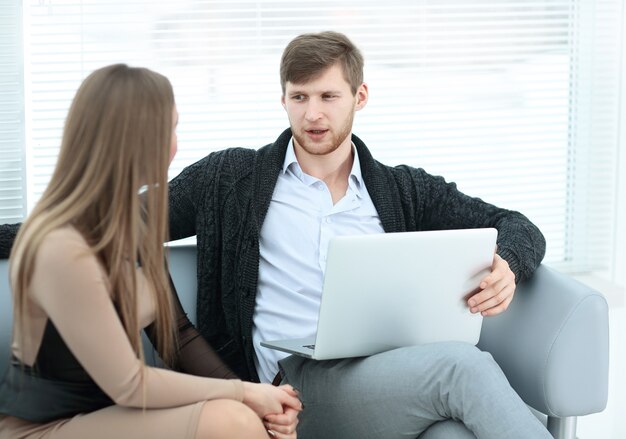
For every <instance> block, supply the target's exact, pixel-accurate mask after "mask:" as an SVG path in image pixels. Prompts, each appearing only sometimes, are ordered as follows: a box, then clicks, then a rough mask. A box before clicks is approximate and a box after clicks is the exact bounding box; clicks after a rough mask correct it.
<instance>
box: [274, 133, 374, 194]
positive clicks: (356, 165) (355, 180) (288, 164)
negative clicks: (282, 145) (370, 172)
mask: <svg viewBox="0 0 626 439" xmlns="http://www.w3.org/2000/svg"><path fill="white" fill-rule="evenodd" d="M352 152H353V153H354V161H353V162H352V169H351V170H350V179H349V181H348V186H350V188H352V190H353V191H354V192H355V193H356V194H357V196H358V197H359V198H363V190H364V188H365V183H364V182H363V174H362V173H361V163H360V161H359V153H358V151H357V150H356V146H354V143H352ZM288 170H291V172H293V173H294V175H295V176H296V177H298V178H299V179H300V180H302V181H304V182H305V183H306V182H307V181H306V180H308V179H307V178H306V177H309V176H308V175H307V174H305V173H304V172H303V171H302V168H301V167H300V164H299V163H298V159H297V158H296V152H295V150H294V145H293V137H292V138H291V140H290V141H289V146H287V152H286V153H285V161H284V162H283V169H282V171H283V174H284V173H287V171H288ZM305 176H306V177H305ZM316 180H317V179H316Z"/></svg>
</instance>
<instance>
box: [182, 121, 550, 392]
mask: <svg viewBox="0 0 626 439" xmlns="http://www.w3.org/2000/svg"><path fill="white" fill-rule="evenodd" d="M290 139H291V131H290V130H286V131H284V132H283V133H282V134H281V135H280V137H279V138H278V139H277V140H276V142H274V143H273V144H270V145H267V146H264V147H263V148H261V149H259V150H253V149H243V148H233V149H227V150H224V151H219V152H215V153H212V154H210V155H209V156H207V157H205V158H204V159H202V160H200V161H198V162H196V163H194V164H193V165H191V166H189V167H187V168H185V169H184V170H183V171H182V173H181V174H180V175H179V176H177V177H176V178H175V179H174V180H172V182H171V183H170V233H171V238H172V239H179V238H183V237H187V236H193V235H197V240H198V267H197V269H198V297H197V305H198V307H197V312H198V315H197V320H198V327H199V330H200V332H201V333H202V335H203V336H204V337H205V338H206V339H207V340H208V341H209V342H210V343H211V344H212V345H213V346H214V347H215V349H217V351H218V352H219V354H220V355H221V356H222V358H223V359H224V360H225V361H226V362H227V364H228V365H229V366H230V367H231V368H232V369H233V371H234V372H236V373H237V374H238V375H239V376H240V377H242V378H244V379H250V380H258V376H257V373H256V370H255V367H254V348H253V346H252V315H253V312H254V305H255V296H256V291H257V281H258V277H259V231H260V230H261V226H262V224H263V221H264V219H265V215H266V213H267V209H268V206H269V203H270V200H271V197H272V193H273V191H274V186H275V184H276V181H277V178H278V175H279V172H280V170H281V168H282V165H283V161H284V157H285V151H286V148H287V145H288V144H289V140H290ZM352 140H353V142H354V144H355V145H356V147H357V150H358V154H359V160H360V164H361V170H362V174H363V179H364V180H365V184H366V186H367V190H368V191H369V193H370V196H371V197H372V201H373V202H374V205H375V206H376V209H377V211H378V214H379V216H380V220H381V222H382V225H383V228H384V229H385V231H386V232H404V231H416V230H436V229H460V228H479V227H495V228H496V229H498V253H499V254H500V255H501V256H502V257H503V258H504V259H505V260H506V261H507V262H508V263H509V266H510V267H511V270H513V272H514V273H515V276H516V279H517V281H518V282H519V281H521V280H523V279H526V278H528V277H529V276H531V274H532V273H533V271H534V269H535V268H536V267H537V266H538V265H539V263H540V262H541V260H542V259H543V256H544V253H545V240H544V238H543V235H542V234H541V232H540V231H539V230H538V229H537V227H535V226H534V225H533V224H532V223H531V222H530V221H529V220H528V219H527V218H526V217H525V216H523V215H522V214H520V213H518V212H514V211H510V210H505V209H500V208H498V207H495V206H493V205H491V204H488V203H485V202H483V201H482V200H480V199H478V198H472V197H469V196H467V195H464V194H463V193H461V192H459V191H458V190H457V188H456V185H455V184H454V183H446V182H445V181H444V179H443V178H441V177H435V176H432V175H429V174H427V173H426V172H425V171H424V170H422V169H416V168H411V167H409V166H397V167H389V166H385V165H383V164H381V163H379V162H377V161H375V160H374V159H373V158H372V156H371V154H370V152H369V151H368V149H367V147H366V146H365V144H364V143H363V142H362V141H361V140H360V139H359V138H358V137H356V136H353V137H352ZM294 245H297V243H296V242H294ZM277 306H280V304H277Z"/></svg>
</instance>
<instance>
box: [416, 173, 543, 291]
mask: <svg viewBox="0 0 626 439" xmlns="http://www.w3.org/2000/svg"><path fill="white" fill-rule="evenodd" d="M410 171H411V172H410V173H411V176H412V180H413V182H414V185H415V190H416V191H415V196H416V200H415V205H416V209H417V210H420V211H421V212H420V213H421V215H420V217H421V218H422V221H423V225H424V228H425V229H433V230H436V229H459V228H481V227H494V228H495V229H497V230H498V241H497V244H498V251H497V253H498V254H499V255H500V256H501V257H502V258H503V259H504V260H506V261H507V262H508V264H509V267H510V268H511V271H513V273H514V274H515V280H516V282H520V281H522V280H525V279H527V278H529V277H530V276H532V274H533V272H534V271H535V269H536V268H537V267H538V266H539V264H540V263H541V261H542V259H543V257H544V255H545V251H546V241H545V238H544V236H543V234H542V233H541V231H540V230H539V228H538V227H537V226H536V225H535V224H533V223H532V222H531V221H530V220H529V219H528V218H527V217H526V216H524V215H523V214H521V213H520V212H517V211H513V210H508V209H503V208H500V207H497V206H494V205H493V204H490V203H487V202H485V201H483V200H481V199H480V198H475V197H470V196H468V195H466V194H464V193H462V192H461V191H459V190H458V188H457V186H456V184H455V183H451V182H446V181H445V180H444V178H442V177H439V176H433V175H430V174H428V173H426V172H425V171H424V170H422V169H411V170H410Z"/></svg>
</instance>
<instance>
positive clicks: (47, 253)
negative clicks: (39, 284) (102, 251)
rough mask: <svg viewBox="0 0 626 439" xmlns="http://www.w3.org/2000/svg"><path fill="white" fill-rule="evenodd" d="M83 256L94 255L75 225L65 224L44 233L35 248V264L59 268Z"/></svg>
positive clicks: (89, 256)
mask: <svg viewBox="0 0 626 439" xmlns="http://www.w3.org/2000/svg"><path fill="white" fill-rule="evenodd" d="M83 257H88V258H92V257H94V255H93V251H92V250H91V247H90V246H89V244H88V243H87V241H86V239H85V238H84V237H83V235H81V233H80V232H79V231H78V230H77V229H76V228H75V227H73V226H70V225H65V226H61V227H58V228H56V229H54V230H51V231H50V232H48V233H46V235H45V236H44V237H43V238H42V240H41V243H40V244H39V246H38V248H37V256H36V260H37V264H40V263H43V264H46V266H49V267H51V268H54V267H56V268H59V267H63V266H64V265H65V264H67V263H75V262H77V260H78V259H81V258H83Z"/></svg>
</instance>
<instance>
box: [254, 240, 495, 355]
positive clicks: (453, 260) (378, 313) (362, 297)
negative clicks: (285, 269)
mask: <svg viewBox="0 0 626 439" xmlns="http://www.w3.org/2000/svg"><path fill="white" fill-rule="evenodd" d="M496 237H497V231H496V229H464V230H442V231H428V232H406V233H382V234H374V235H358V236H342V237H337V238H334V239H332V240H331V241H330V244H329V247H328V256H327V261H326V274H325V278H324V287H323V291H322V301H321V305H320V312H319V319H318V323H317V335H316V336H314V337H311V338H306V339H291V340H275V341H263V342H261V346H265V347H267V348H271V349H277V350H279V351H284V352H288V353H291V354H297V355H302V356H305V357H308V358H313V359H316V360H329V359H336V358H349V357H361V356H367V355H373V354H377V353H380V352H384V351H387V350H390V349H395V348H399V347H404V346H412V345H419V344H424V343H435V342H439V341H464V342H468V343H472V344H476V343H478V339H479V338H480V329H481V326H482V316H481V315H480V314H472V313H470V311H469V308H468V306H467V299H468V297H469V296H471V294H472V293H474V292H476V291H478V286H479V284H480V281H481V279H482V278H483V277H484V276H485V275H487V274H488V273H489V271H490V267H491V264H492V262H493V257H494V251H495V246H496Z"/></svg>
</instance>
